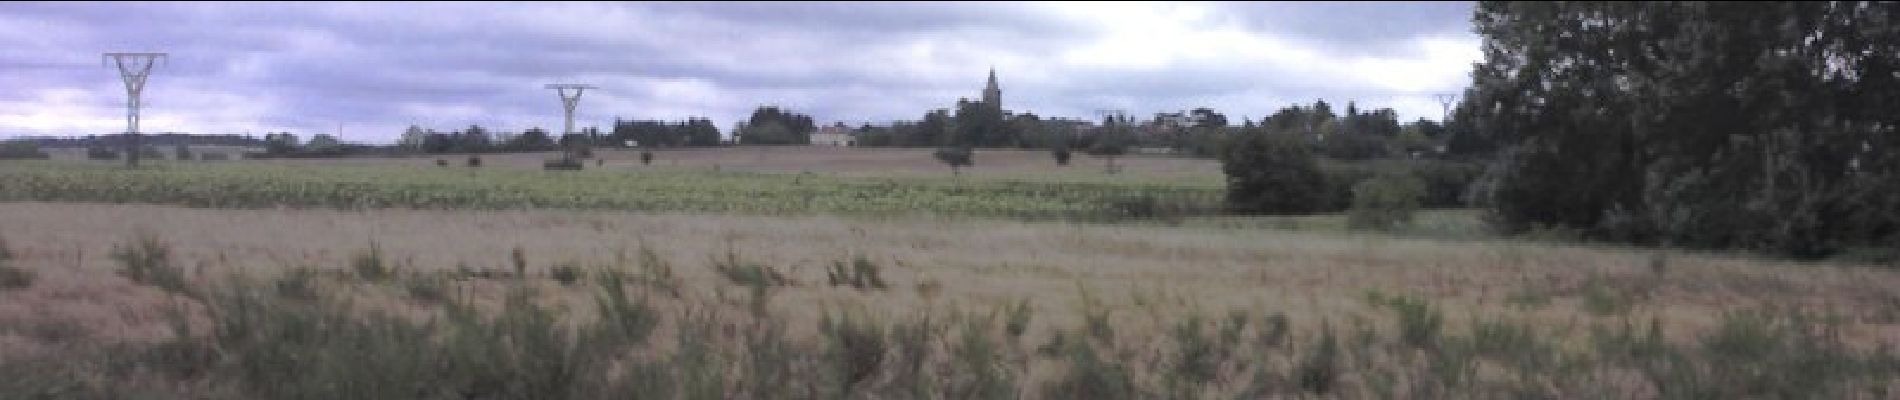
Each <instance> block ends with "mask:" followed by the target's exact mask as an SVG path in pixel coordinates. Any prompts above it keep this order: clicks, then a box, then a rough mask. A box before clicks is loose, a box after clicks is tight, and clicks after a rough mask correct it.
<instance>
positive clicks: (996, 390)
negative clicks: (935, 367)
mask: <svg viewBox="0 0 1900 400" xmlns="http://www.w3.org/2000/svg"><path fill="white" fill-rule="evenodd" d="M993 324H994V321H992V320H991V319H990V318H969V319H967V320H966V321H965V322H964V323H963V324H962V325H963V326H962V329H960V332H959V333H958V335H957V336H958V338H957V341H956V342H955V343H954V345H953V346H951V349H950V359H951V362H950V365H949V371H947V372H948V373H946V374H945V377H944V378H945V379H944V380H945V381H946V382H945V384H944V388H943V393H944V394H945V396H944V397H945V398H952V399H997V400H1001V399H1014V398H1020V397H1021V395H1019V394H1018V393H1017V388H1016V384H1017V380H1016V377H1015V376H1014V375H1013V374H1012V373H1011V371H1010V369H1009V368H1008V366H1007V365H1006V364H1005V360H1004V359H1003V357H1002V354H1003V349H1002V346H1001V345H999V344H998V343H997V342H996V340H995V339H994V338H992V337H990V332H991V331H992V330H993V329H995V325H993Z"/></svg>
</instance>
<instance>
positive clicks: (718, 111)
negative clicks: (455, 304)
mask: <svg viewBox="0 0 1900 400" xmlns="http://www.w3.org/2000/svg"><path fill="white" fill-rule="evenodd" d="M1470 16H1471V4H1470V3H1469V2H1426V3H1385V2H1367V3H1333V2H1325V3H1283V2H1265V3H1165V4H1150V3H1130V2H1110V3H1081V2H1057V3H989V2H973V3H909V2H905V3H724V2H720V3H547V2H536V3H512V4H503V3H466V4H458V3H256V4H248V3H118V2H111V3H104V2H102V3H18V2H6V3H0V136H23V135H59V136H67V135H85V134H106V133H113V132H119V131H123V130H124V129H125V96H126V94H125V87H124V84H123V83H121V82H120V80H119V77H118V72H117V71H116V70H115V69H113V68H110V67H107V66H104V65H102V64H101V60H100V53H103V52H146V51H163V52H169V53H170V54H171V57H170V59H169V60H168V62H165V63H162V64H160V65H158V66H157V67H156V68H154V71H153V72H152V76H151V78H150V80H149V83H148V84H147V85H146V88H145V97H144V101H145V108H144V112H143V114H144V116H145V118H144V120H143V121H144V122H142V126H141V128H142V129H141V131H145V132H164V131H181V132H190V133H216V134H222V133H240V134H242V133H247V132H248V133H251V134H256V135H262V134H263V133H264V132H266V131H284V130H288V131H292V132H296V133H298V134H299V135H301V136H305V137H308V135H309V134H312V133H317V132H335V131H336V130H337V129H338V125H339V124H341V125H342V132H343V136H342V138H343V140H345V141H369V142H388V141H391V140H394V138H395V137H397V136H398V135H399V134H400V132H401V131H402V129H403V128H404V127H407V126H409V125H411V124H416V125H421V126H424V127H432V128H436V129H440V130H453V129H460V128H463V127H467V126H469V125H470V124H480V125H482V126H484V127H488V128H491V129H495V130H501V131H518V130H521V129H525V128H529V127H535V126H540V127H548V128H552V129H555V130H558V129H559V128H560V125H561V106H560V100H559V99H558V98H557V97H556V96H555V94H554V93H553V91H552V90H549V89H544V88H542V85H544V84H547V83H553V82H575V83H592V84H595V85H599V86H600V89H598V90H593V91H588V92H587V93H586V94H585V96H584V97H583V98H582V99H581V102H580V107H579V110H578V113H577V115H576V119H577V122H576V124H577V125H579V126H589V125H598V126H608V125H610V124H611V123H612V121H613V119H614V118H615V117H620V118H629V119H667V120H673V119H682V118H685V117H689V116H703V117H708V118H711V119H713V121H714V122H715V123H716V124H718V126H719V127H720V129H721V130H729V129H731V127H732V125H733V123H734V122H736V121H738V120H739V119H741V118H744V117H745V116H746V115H748V113H750V112H751V110H752V109H753V108H755V107H757V106H759V105H762V104H774V105H779V106H781V107H784V108H787V109H791V110H793V111H797V112H801V113H806V114H810V115H812V117H813V118H814V119H815V120H817V121H819V122H820V123H822V124H830V123H831V122H834V121H837V122H845V123H847V124H850V125H853V126H856V125H857V124H859V123H864V122H870V123H873V124H883V123H888V122H890V121H893V120H915V119H918V118H920V117H921V116H922V115H923V113H924V112H925V111H927V110H930V109H935V108H948V107H951V106H953V105H954V104H955V102H956V101H957V99H958V98H963V97H968V98H977V97H979V95H980V93H979V91H980V90H981V89H982V85H983V81H984V78H985V76H986V74H987V73H988V71H989V68H991V67H992V66H994V67H995V68H996V72H997V76H998V78H999V80H1000V81H1001V86H1002V89H1003V103H1004V107H1005V108H1007V109H1010V110H1012V111H1015V112H1019V113H1020V112H1033V113H1036V114H1038V115H1042V116H1045V117H1072V118H1093V115H1094V113H1095V110H1098V109H1117V108H1118V109H1125V110H1127V111H1128V112H1129V113H1131V114H1133V115H1137V116H1143V117H1146V116H1152V115H1153V114H1154V113H1156V112H1163V111H1179V110H1184V109H1190V108H1194V107H1201V106H1207V107H1212V108H1214V109H1216V110H1217V111H1220V112H1222V113H1225V114H1227V115H1228V116H1229V118H1230V119H1232V120H1234V121H1235V123H1236V124H1238V123H1239V121H1240V120H1241V118H1243V117H1244V118H1250V119H1254V120H1258V119H1259V118H1260V117H1261V116H1263V115H1267V114H1270V113H1272V112H1273V111H1274V110H1277V109H1279V108H1281V107H1284V106H1286V105H1289V104H1292V103H1295V102H1300V103H1310V102H1312V101H1313V100H1315V99H1321V98H1323V99H1326V100H1327V101H1328V102H1330V103H1334V104H1335V109H1343V108H1344V105H1345V103H1346V102H1347V101H1356V102H1357V103H1358V104H1359V105H1360V107H1361V108H1381V107H1391V108H1394V109H1396V110H1398V112H1399V114H1400V116H1401V117H1402V118H1405V119H1407V120H1411V119H1416V118H1420V117H1426V118H1432V119H1437V117H1438V115H1439V113H1440V107H1439V104H1438V103H1437V102H1436V101H1434V100H1433V99H1432V97H1431V96H1432V95H1433V94H1438V93H1455V92H1458V91H1459V90H1461V89H1462V88H1463V87H1464V86H1465V85H1466V84H1467V83H1468V82H1469V81H1470V78H1469V72H1470V69H1471V63H1473V62H1476V61H1478V60H1479V59H1480V58H1481V57H1482V55H1481V53H1480V52H1479V41H1478V38H1477V37H1476V35H1474V34H1472V33H1471V29H1470V22H1469V21H1470Z"/></svg>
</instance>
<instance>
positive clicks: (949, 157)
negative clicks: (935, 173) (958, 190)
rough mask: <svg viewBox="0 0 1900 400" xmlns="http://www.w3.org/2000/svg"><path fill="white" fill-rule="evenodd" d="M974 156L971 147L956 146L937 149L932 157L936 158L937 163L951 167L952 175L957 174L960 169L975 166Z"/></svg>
mask: <svg viewBox="0 0 1900 400" xmlns="http://www.w3.org/2000/svg"><path fill="white" fill-rule="evenodd" d="M972 154H973V152H972V151H971V150H970V148H969V147H962V146H954V147H944V148H940V149H937V151H936V152H935V153H931V156H933V157H936V158H937V162H941V163H943V164H944V165H948V166H950V173H952V174H955V173H958V172H957V171H958V169H959V168H962V167H968V166H970V165H972V164H973V162H974V160H973V159H972Z"/></svg>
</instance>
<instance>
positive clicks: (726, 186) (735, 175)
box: [0, 162, 1221, 220]
mask: <svg viewBox="0 0 1900 400" xmlns="http://www.w3.org/2000/svg"><path fill="white" fill-rule="evenodd" d="M0 181H4V182H7V184H6V185H0V201H51V202H63V201H87V202H109V203H119V202H137V203H160V204H177V205H185V206H192V207H216V208H271V207H278V206H290V207H322V208H338V209H360V208H420V209H476V210H506V209H521V208H535V209H549V208H554V209H594V210H620V211H685V212H710V213H746V214H815V213H838V214H869V215H899V214H933V215H954V216H991V217H1010V218H1023V219H1082V220H1096V219H1108V218H1114V219H1121V218H1125V214H1126V213H1125V212H1124V211H1123V210H1120V209H1117V208H1115V207H1114V203H1115V202H1116V201H1118V200H1120V199H1125V198H1128V197H1130V196H1141V195H1147V196H1152V197H1154V198H1156V199H1160V200H1163V202H1164V203H1167V202H1179V203H1186V204H1184V205H1183V206H1182V208H1183V209H1189V210H1206V209H1213V208H1217V207H1218V204H1219V196H1220V191H1221V189H1220V188H1219V187H1218V186H1215V185H1206V184H1185V183H1178V182H1145V181H1134V180H1120V179H1117V180H1109V181H1103V182H1077V181H1059V182H1058V181H1022V180H992V179H982V180H970V179H951V178H949V177H942V178H878V179H871V178H846V177H832V176H824V175H814V176H803V177H800V178H799V179H798V180H797V181H794V180H793V179H786V177H785V176H784V175H779V174H768V173H743V172H710V171H705V172H698V171H654V172H651V173H640V174H623V173H607V172H602V173H581V174H559V175H549V174H547V173H544V172H542V171H531V170H516V169H493V170H489V171H485V172H484V173H482V174H480V175H478V176H470V175H468V174H467V173H465V172H464V171H450V170H438V169H432V168H406V167H394V166H373V167H372V166H341V165H339V166H326V167H324V168H319V169H311V168H305V167H295V166H288V165H266V164H243V165H237V164H190V165H173V166H168V167H167V168H163V169H141V170H132V171H128V170H122V169H115V168H106V167H101V166H91V167H88V166H80V165H73V164H60V163H43V164H42V163H37V162H35V163H22V164H20V165H17V166H16V165H9V166H8V167H7V168H0Z"/></svg>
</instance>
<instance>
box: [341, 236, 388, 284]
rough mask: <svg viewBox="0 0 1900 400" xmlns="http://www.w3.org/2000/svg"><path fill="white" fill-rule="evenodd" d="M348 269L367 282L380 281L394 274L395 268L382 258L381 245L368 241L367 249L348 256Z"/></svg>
mask: <svg viewBox="0 0 1900 400" xmlns="http://www.w3.org/2000/svg"><path fill="white" fill-rule="evenodd" d="M350 271H352V272H355V273H356V278H357V279H362V280H364V281H369V282H382V281H384V280H387V279H389V278H390V277H393V276H395V274H396V269H395V268H394V267H391V266H390V265H389V262H388V261H387V260H384V259H383V249H382V246H380V245H377V244H375V243H370V245H369V250H364V251H362V252H358V253H356V255H354V256H351V257H350Z"/></svg>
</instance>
